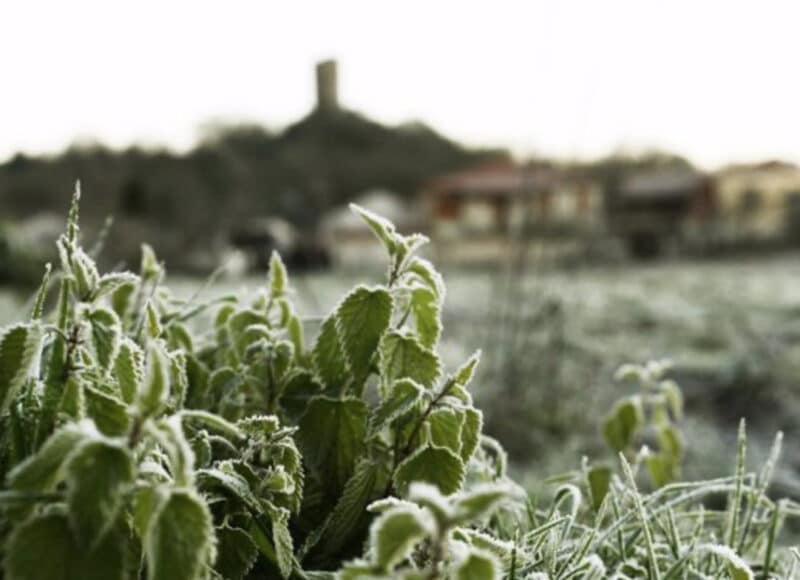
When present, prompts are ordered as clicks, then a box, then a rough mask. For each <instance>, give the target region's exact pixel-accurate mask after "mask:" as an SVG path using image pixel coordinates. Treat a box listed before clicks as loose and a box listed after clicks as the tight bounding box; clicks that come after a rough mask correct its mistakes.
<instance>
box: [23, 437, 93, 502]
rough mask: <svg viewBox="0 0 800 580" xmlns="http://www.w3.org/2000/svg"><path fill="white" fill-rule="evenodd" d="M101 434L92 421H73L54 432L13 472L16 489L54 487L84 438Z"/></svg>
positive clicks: (35, 490)
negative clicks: (69, 457) (66, 463)
mask: <svg viewBox="0 0 800 580" xmlns="http://www.w3.org/2000/svg"><path fill="white" fill-rule="evenodd" d="M96 436H98V433H97V430H96V429H95V427H94V425H93V424H92V422H91V421H82V422H80V423H70V424H67V425H65V426H64V427H62V428H61V429H59V430H58V431H56V432H55V433H53V434H52V435H51V436H50V438H49V439H48V440H47V441H45V443H44V445H42V447H41V449H39V451H38V452H37V453H36V454H35V455H33V456H31V457H29V458H28V459H26V460H25V461H24V462H23V463H20V464H19V465H17V466H16V467H15V468H14V469H13V470H12V471H11V473H10V474H9V476H8V480H9V486H10V487H11V488H12V489H15V490H19V491H27V492H34V493H36V492H45V491H49V490H51V489H52V488H53V487H54V486H55V485H56V483H58V481H60V479H61V477H62V474H61V466H62V465H63V463H64V460H65V459H66V458H67V456H68V455H69V454H70V452H72V451H73V450H74V449H75V448H76V447H77V446H78V445H79V444H80V442H81V441H83V440H84V439H86V438H90V437H96Z"/></svg>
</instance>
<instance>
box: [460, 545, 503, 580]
mask: <svg viewBox="0 0 800 580" xmlns="http://www.w3.org/2000/svg"><path fill="white" fill-rule="evenodd" d="M455 578H456V579H457V580H494V579H496V578H500V572H499V566H498V564H497V561H496V560H495V558H494V557H493V556H492V555H490V554H489V553H488V552H483V551H478V550H475V549H474V548H473V549H471V550H470V551H469V555H468V556H467V557H466V558H465V559H464V561H463V562H461V564H459V565H458V567H457V568H456V573H455Z"/></svg>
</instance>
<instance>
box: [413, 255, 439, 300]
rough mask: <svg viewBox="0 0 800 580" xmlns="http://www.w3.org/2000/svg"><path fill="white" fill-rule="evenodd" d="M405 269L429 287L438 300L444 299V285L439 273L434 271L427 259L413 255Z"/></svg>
mask: <svg viewBox="0 0 800 580" xmlns="http://www.w3.org/2000/svg"><path fill="white" fill-rule="evenodd" d="M406 270H407V271H408V272H410V273H411V274H413V275H414V276H415V277H416V278H417V279H418V280H420V281H421V282H422V283H423V284H425V285H426V286H427V287H428V288H430V289H431V290H432V291H433V292H434V294H435V295H436V298H438V299H439V301H443V300H444V296H445V286H444V280H442V276H441V274H439V272H437V271H436V268H434V267H433V264H431V263H430V262H429V261H428V260H426V259H424V258H419V257H415V258H412V260H411V261H410V262H409V264H408V266H407V267H406Z"/></svg>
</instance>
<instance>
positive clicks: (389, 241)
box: [350, 203, 399, 256]
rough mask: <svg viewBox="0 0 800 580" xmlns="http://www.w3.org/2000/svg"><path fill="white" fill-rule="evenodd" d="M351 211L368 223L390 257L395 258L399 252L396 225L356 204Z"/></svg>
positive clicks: (352, 205)
mask: <svg viewBox="0 0 800 580" xmlns="http://www.w3.org/2000/svg"><path fill="white" fill-rule="evenodd" d="M350 210H351V211H352V212H353V213H355V214H356V215H357V216H359V217H360V218H361V219H363V220H364V222H366V224H367V225H368V226H369V228H370V229H371V230H372V232H373V233H374V234H375V236H376V237H377V238H378V239H379V240H380V241H381V242H382V243H383V245H384V247H385V248H386V251H387V252H388V253H389V255H390V256H393V255H394V254H395V252H396V251H397V245H398V243H399V240H398V235H397V233H396V232H395V229H394V224H392V222H390V221H389V220H387V219H385V218H382V217H381V216H379V215H377V214H375V213H373V212H371V211H369V210H368V209H365V208H363V207H361V206H359V205H356V204H354V203H351V204H350Z"/></svg>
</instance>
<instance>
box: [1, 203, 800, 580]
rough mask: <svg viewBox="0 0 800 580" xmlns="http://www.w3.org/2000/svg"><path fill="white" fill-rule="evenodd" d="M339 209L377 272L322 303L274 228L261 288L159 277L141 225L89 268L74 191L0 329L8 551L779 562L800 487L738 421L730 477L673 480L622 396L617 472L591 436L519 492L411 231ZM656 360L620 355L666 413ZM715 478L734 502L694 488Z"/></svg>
mask: <svg viewBox="0 0 800 580" xmlns="http://www.w3.org/2000/svg"><path fill="white" fill-rule="evenodd" d="M353 209H354V211H355V212H356V213H358V214H359V215H360V216H361V217H362V218H363V219H364V221H365V222H366V224H367V226H368V227H370V228H371V229H372V230H373V231H374V233H375V234H376V236H377V237H378V239H379V240H380V242H381V243H382V244H383V245H384V247H385V249H386V253H387V256H388V261H389V265H388V269H387V275H386V281H385V282H384V283H381V284H376V285H372V286H358V287H356V288H354V289H353V290H352V291H351V292H349V293H348V294H347V295H346V296H345V297H344V298H343V299H342V301H341V302H340V303H339V305H338V306H337V307H336V308H335V309H334V311H333V312H331V313H330V314H329V315H328V316H327V317H325V318H324V319H323V320H322V321H321V323H320V324H319V325H318V326H316V325H313V323H314V322H315V321H313V320H308V319H304V318H303V317H302V316H301V315H300V314H299V313H298V312H297V311H296V310H295V308H294V306H293V303H292V300H291V298H292V289H291V285H290V283H289V278H288V274H287V272H286V269H285V268H284V266H283V263H282V262H281V259H280V257H279V256H278V255H277V254H275V255H273V257H272V260H271V267H270V276H269V281H268V284H266V285H265V287H264V288H263V289H262V290H261V291H260V292H259V293H257V295H255V296H251V297H237V296H224V297H222V298H219V299H216V300H212V301H209V302H199V301H198V300H197V299H195V298H193V299H190V300H181V299H178V298H176V297H175V296H173V295H172V294H171V293H170V291H169V289H168V288H167V287H165V286H164V285H163V278H164V268H163V265H162V264H161V263H160V262H159V261H158V259H157V258H156V256H155V254H154V253H153V252H152V250H151V249H149V248H148V247H145V248H144V250H143V256H142V261H141V267H140V271H139V273H138V274H132V273H117V272H114V273H110V274H101V273H100V272H99V271H98V268H97V266H96V264H95V262H94V260H93V258H91V257H90V255H89V254H87V253H86V252H85V251H84V250H83V248H82V246H81V244H80V239H79V230H78V196H77V195H76V197H75V200H74V203H73V206H72V208H71V211H70V216H69V220H68V225H67V232H66V233H65V234H64V235H63V236H62V237H61V238H60V239H59V241H58V249H59V256H60V262H61V263H60V272H59V273H58V275H53V276H51V273H50V270H49V269H48V270H47V272H46V274H45V279H44V280H43V282H42V286H41V290H40V291H39V293H38V294H37V296H36V299H35V301H34V306H33V311H32V314H31V317H30V319H29V320H28V321H27V322H22V323H19V324H16V325H13V326H10V327H8V328H6V329H4V330H3V331H2V332H1V333H0V438H2V445H0V476H2V480H3V482H4V485H3V489H2V491H0V508H1V509H2V519H0V539H1V540H2V556H3V577H5V578H8V579H9V580H34V579H35V580H54V579H66V578H75V579H78V578H80V579H95V578H96V579H98V580H99V579H104V580H109V579H112V580H113V579H119V580H123V579H134V578H147V579H149V580H176V579H177V580H201V579H202V580H205V579H209V580H210V579H232V580H242V579H255V578H298V579H299V578H308V579H326V578H340V579H342V580H345V579H347V580H356V579H365V580H366V579H382V578H383V579H389V578H406V579H420V580H422V579H435V578H440V579H441V578H454V579H459V580H461V579H463V580H466V579H472V578H481V579H483V578H486V579H493V578H513V579H522V578H528V579H535V578H553V579H560V580H566V579H569V578H600V577H605V576H611V577H616V578H651V579H659V578H691V577H712V576H713V577H726V576H729V577H731V578H735V579H739V578H752V577H753V575H754V573H756V572H757V573H759V574H760V575H761V576H762V577H764V578H768V577H779V576H783V577H791V575H792V574H793V572H792V570H793V566H794V565H795V562H796V560H794V559H792V556H791V554H790V553H787V552H785V551H783V550H779V549H778V548H777V543H776V538H777V537H778V532H779V530H780V526H781V524H782V522H783V520H784V518H785V517H786V516H789V515H794V514H796V513H797V512H798V511H800V510H798V506H796V505H795V504H794V503H792V502H788V501H783V502H778V503H774V502H773V501H772V500H771V499H769V497H768V495H767V493H766V492H767V487H768V484H769V480H770V477H771V474H772V471H773V469H774V465H775V462H776V460H777V450H778V445H776V449H775V451H774V453H773V456H772V457H771V459H770V461H769V462H768V464H767V465H766V466H765V468H764V469H763V470H762V471H761V472H760V473H758V474H755V475H754V474H750V473H747V472H746V470H745V461H744V453H745V445H744V441H745V438H744V428H742V430H741V433H740V446H739V458H738V461H737V469H736V474H735V475H734V476H733V477H731V478H723V479H720V480H715V481H711V482H699V483H680V482H676V481H674V480H675V479H676V478H677V475H678V470H677V468H678V467H679V462H680V455H679V454H678V455H676V454H673V455H670V456H669V457H670V461H674V462H676V465H670V470H669V471H668V476H669V477H667V476H665V475H664V472H663V470H662V471H658V470H656V471H654V469H653V467H652V465H651V459H650V458H652V457H659V456H662V455H664V454H665V453H666V451H665V450H666V447H664V448H661V447H659V449H658V452H657V453H656V454H655V455H654V454H652V453H651V454H648V453H643V452H636V451H635V447H634V446H635V445H636V443H635V441H636V437H637V436H638V434H639V432H640V430H641V429H642V426H643V425H644V423H642V422H641V421H640V418H639V416H638V415H636V414H634V415H635V416H634V419H635V420H634V421H633V423H631V422H630V417H629V412H628V411H624V412H623V411H621V410H620V409H622V408H623V407H625V405H627V404H628V403H630V401H628V402H624V403H621V404H620V406H618V407H617V409H615V411H613V412H612V414H611V415H610V416H609V419H608V420H607V421H606V424H605V427H604V433H605V435H606V437H607V438H608V440H609V443H610V444H611V445H612V446H613V447H614V448H615V449H618V450H620V451H621V452H622V453H621V455H620V461H621V467H622V469H621V472H620V473H615V472H614V470H612V469H611V468H610V467H608V466H602V465H598V466H590V465H589V464H588V462H585V463H584V465H583V467H582V469H580V470H578V471H576V472H574V473H571V474H568V475H567V476H566V478H562V480H561V481H560V486H559V487H558V489H557V490H556V493H555V497H554V500H553V501H552V503H551V504H550V505H549V506H548V507H542V506H540V505H538V504H537V503H536V502H535V501H533V500H529V499H527V498H526V497H525V494H524V493H523V492H522V490H521V489H520V488H519V487H518V486H516V485H515V484H514V483H513V482H512V481H511V480H510V479H509V478H508V477H507V476H506V457H505V453H504V451H503V449H502V447H501V446H500V445H499V444H498V443H497V442H496V441H495V440H493V439H492V438H491V437H488V436H486V435H484V434H483V433H482V423H483V419H482V414H481V412H480V411H479V410H478V409H476V408H475V407H474V405H473V403H472V397H471V395H470V393H469V390H468V387H469V384H470V381H471V380H472V378H473V375H474V372H475V368H476V365H477V364H478V359H479V356H478V355H477V354H476V355H474V356H472V357H470V358H469V359H468V360H467V361H465V362H464V364H463V365H462V366H460V367H459V368H457V369H454V370H450V371H449V370H447V369H445V368H444V367H443V365H442V363H441V361H440V358H439V356H438V354H437V352H436V347H437V344H438V341H439V337H440V335H441V332H442V326H441V309H442V305H443V301H444V298H445V289H444V284H443V282H442V279H441V277H440V276H439V274H438V273H437V272H436V270H435V269H434V267H433V266H432V265H431V263H430V262H428V261H427V260H425V259H423V258H421V257H419V256H418V255H417V250H418V249H419V247H420V246H421V245H422V244H424V243H425V241H426V240H425V238H424V237H422V236H417V235H414V236H404V235H401V234H399V233H398V232H396V231H395V229H394V227H393V226H392V225H391V224H390V223H389V222H387V221H385V220H383V219H382V218H380V217H378V216H376V215H373V214H371V213H369V212H367V211H365V210H362V209H361V208H358V207H354V208H353ZM51 277H52V278H53V282H57V285H58V292H57V301H56V305H55V309H54V312H52V313H51V314H47V315H46V314H45V306H46V304H47V301H48V300H47V299H48V288H49V287H50V286H51V284H50V282H51ZM310 329H313V331H314V335H315V337H314V339H313V340H308V339H307V337H306V333H307V331H309V330H310ZM654 368H655V367H644V368H640V369H634V371H635V372H634V374H636V373H638V376H639V378H640V379H641V380H642V381H643V388H644V391H643V392H644V394H643V395H642V397H646V400H647V405H648V407H649V409H650V416H651V423H652V425H653V426H654V427H655V428H656V429H660V430H661V431H663V430H665V429H673V428H674V425H673V420H674V418H675V417H676V413H677V411H678V409H679V406H678V402H679V398H677V395H676V392H675V391H674V389H673V390H671V387H669V386H668V385H667V384H666V383H663V382H661V381H660V376H658V373H655V372H654V371H653V369H654ZM651 371H652V372H651ZM645 383H646V384H645ZM665 406H666V407H665ZM662 407H664V408H665V409H666V410H663V409H662ZM625 408H627V407H625ZM665 413H666V414H665ZM659 432H660V431H659ZM676 437H678V436H676ZM676 440H677V439H676ZM642 465H645V466H646V469H648V470H649V473H650V475H651V479H652V483H653V484H655V485H654V486H653V487H656V488H657V489H655V491H653V492H651V493H649V494H645V493H641V492H640V491H639V487H640V486H641V481H640V480H641V478H640V477H638V475H639V471H640V468H641V466H642ZM710 494H728V495H729V503H728V507H727V508H726V509H725V510H724V511H722V512H714V511H712V510H706V509H705V508H704V507H703V504H702V499H703V498H704V497H707V496H708V495H710ZM585 497H588V498H589V501H584V499H583V498H585Z"/></svg>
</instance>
